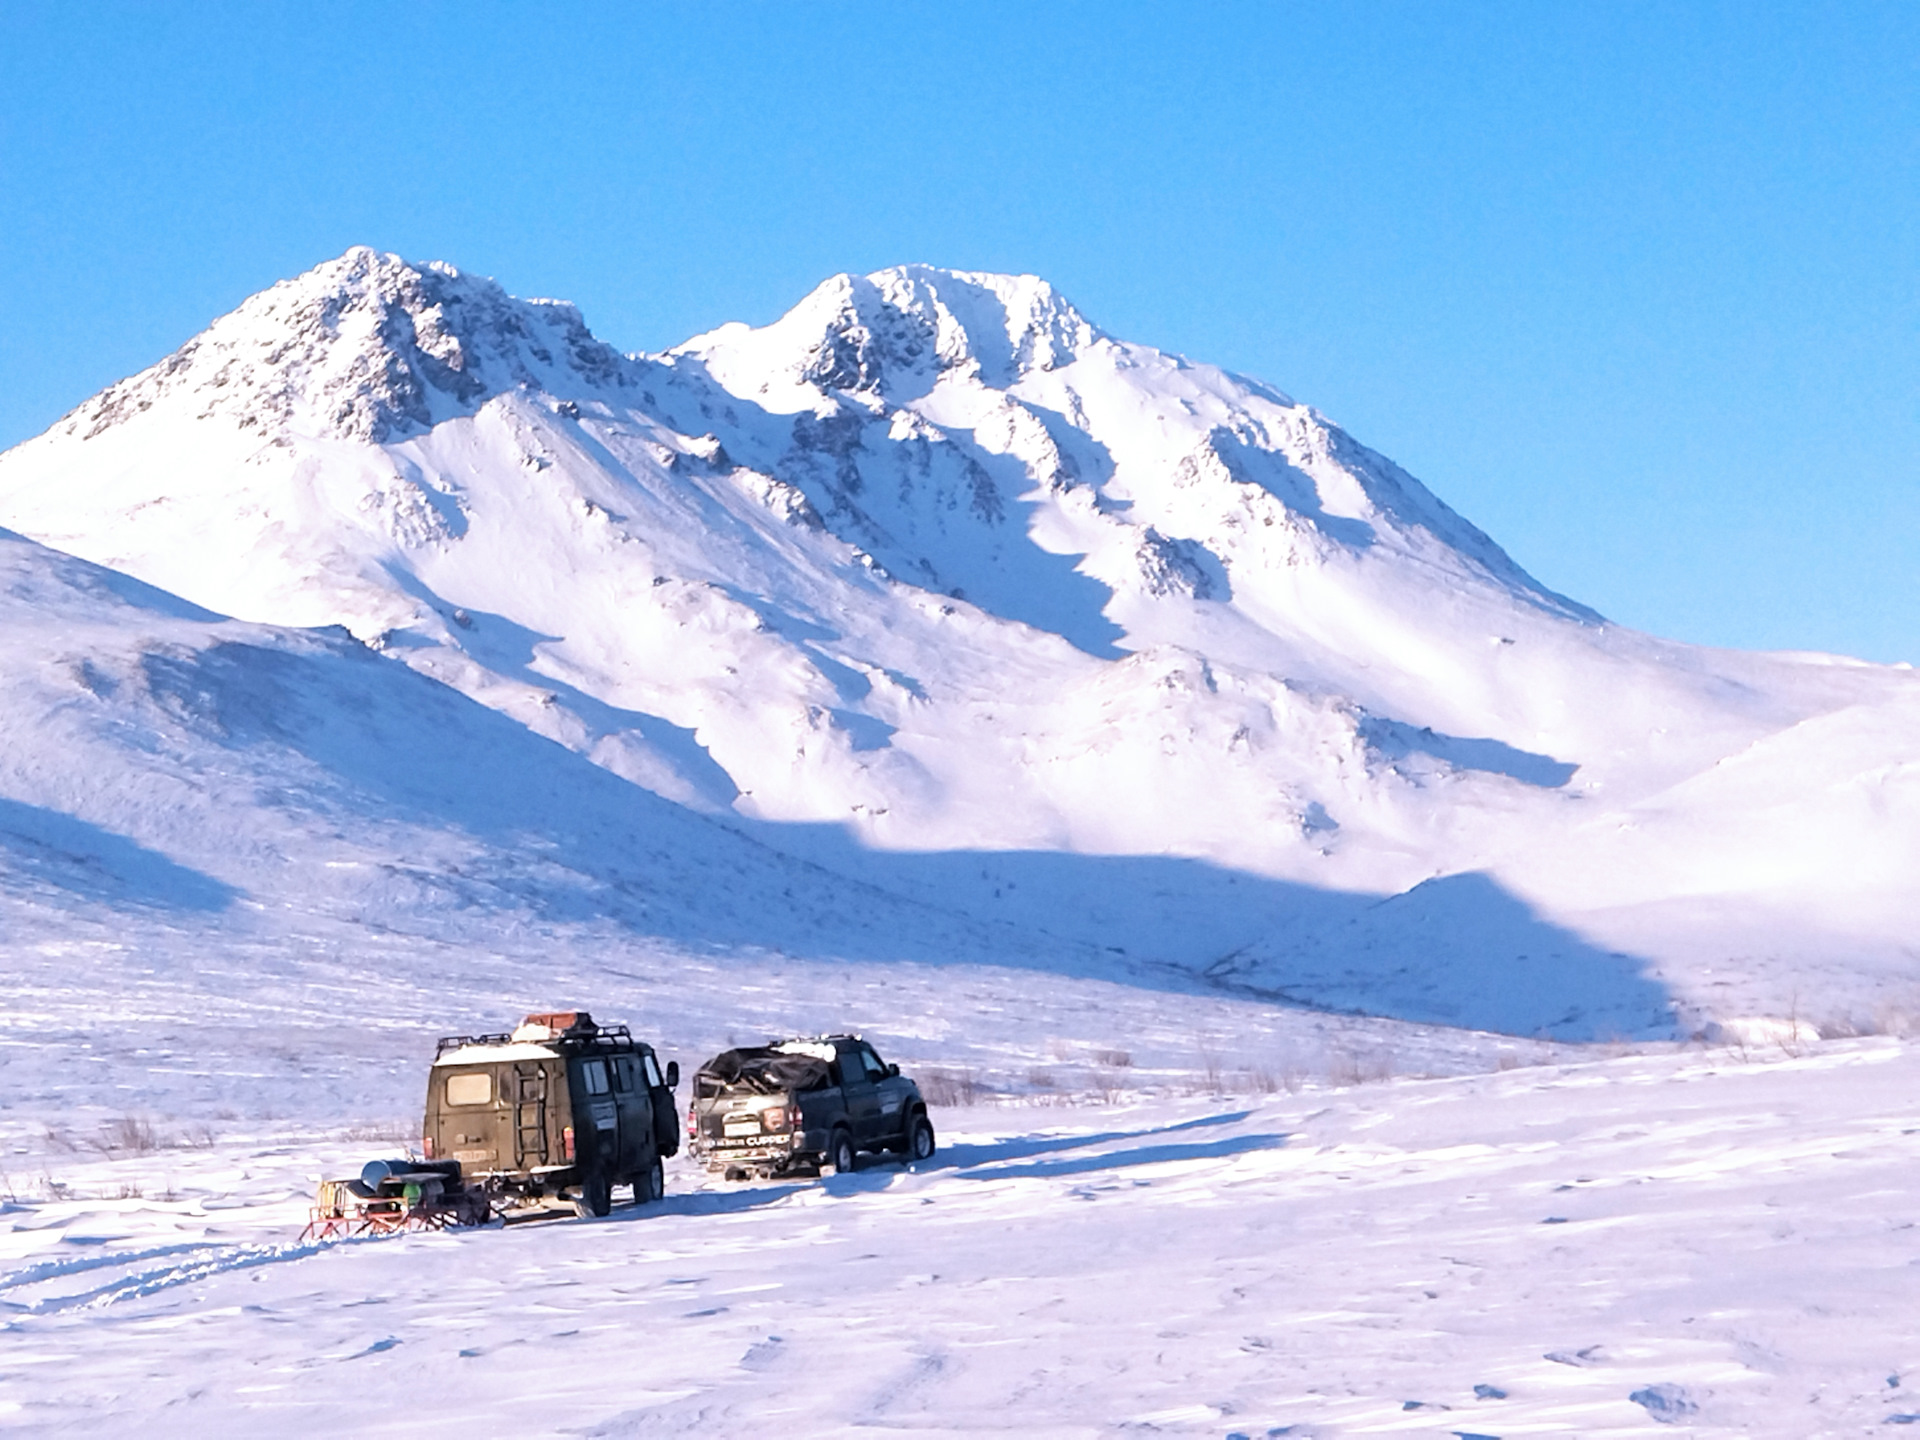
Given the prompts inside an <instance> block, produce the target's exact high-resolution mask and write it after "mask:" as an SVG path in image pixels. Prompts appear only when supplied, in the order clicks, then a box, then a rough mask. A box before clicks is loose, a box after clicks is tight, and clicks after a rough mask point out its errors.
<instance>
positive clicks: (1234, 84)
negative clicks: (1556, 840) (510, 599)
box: [0, 0, 1920, 662]
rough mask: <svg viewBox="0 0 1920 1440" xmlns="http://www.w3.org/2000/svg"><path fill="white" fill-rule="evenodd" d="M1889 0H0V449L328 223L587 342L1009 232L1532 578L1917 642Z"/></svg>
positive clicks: (1908, 172)
mask: <svg viewBox="0 0 1920 1440" xmlns="http://www.w3.org/2000/svg"><path fill="white" fill-rule="evenodd" d="M1917 221H1920V5H1914V4H1910V3H1908V4H1886V5H1879V4H1874V3H1869V0H1857V3H1846V4H1828V5H1804V6H1798V5H1781V4H1774V5H1767V4H1761V3H1754V0H1748V3H1726V4H1707V3H1701V4H1683V3H1678V0H1664V3H1657V4H1633V3H1615V0H1609V3H1593V4H1572V3H1564V4H1553V3H1543V0H1529V3H1522V4H1512V5H1502V4H1477V5H1461V4H1445V3H1422V4H1418V5H1415V4H1389V3H1376V4H1367V5H1352V6H1347V5H1340V4H1328V3H1315V4H1311V5H1307V4H1301V5H1287V4H1279V3H1269V4H1226V3H1222V4H1194V5H1166V4H1138V5H1134V4H1124V3H1104V4H1085V5H1076V4H1037V3H1031V0H1029V3H1025V4H1018V5H985V4H982V5H967V4H959V3H949V4H940V5H914V4H889V5H884V6H880V5H875V6H862V5H852V4H841V5H834V6H827V5H798V4H789V5H780V4H772V3H766V4H755V5H730V4H725V3H716V0H705V3H700V4H689V5H662V6H648V5H638V4H617V5H616V4H607V5H602V6H579V5H567V4H559V3H546V4H540V5H531V4H528V5H500V4H489V3H484V0H465V3H461V4H430V3H402V4H394V3H392V0H387V3H382V4H364V5H359V4H331V5H329V4H302V5H293V4H285V5H274V4H257V3H256V4H246V5H237V4H236V5H230V6H223V5H220V4H214V3H206V0H197V3H195V4H192V5H152V4H140V5H131V4H130V5H125V6H114V5H107V4H99V5H83V4H50V3H49V4H38V3H24V0H0V445H7V444H12V443H15V442H17V441H19V440H21V439H24V438H26V437H27V436H29V435H31V434H33V433H35V432H37V431H38V430H40V429H42V428H44V427H45V426H46V425H48V424H49V423H51V422H52V421H53V420H54V419H55V418H56V417H57V416H59V415H60V414H61V413H63V412H64V411H66V410H67V409H69V408H70V407H72V406H73V405H75V404H77V403H78V402H79V401H81V400H83V399H85V398H86V397H87V396H88V395H90V394H92V393H93V392H94V391H95V390H97V389H99V388H100V387H102V386H103V385H106V384H107V383H109V382H111V381H112V380H115V379H117V378H119V377H120V376H122V375H125V374H128V373H130V372H132V371H134V370H137V369H140V368H142V367H144V366H145V365H148V364H150V363H152V362H153V361H154V360H157V359H159V358H160V357H161V356H162V355H164V354H166V353H167V352H168V351H170V350H171V349H173V348H174V347H175V346H177V345H178V344H180V343H181V342H182V341H184V340H185V339H187V338H188V337H189V336H190V335H192V334H193V333H194V332H196V331H197V330H198V329H200V328H201V327H202V326H203V325H205V323H206V322H207V321H208V320H210V319H212V318H213V317H214V316H215V315H217V314H219V313H221V312H222V311H224V310H226V309H228V308H230V307H232V306H233V305H235V304H236V303H238V302H239V301H240V300H241V299H243V298H244V297H245V296H246V295H248V294H250V293H251V292H253V291H255V290H257V289H260V288H262V287H264V286H266V285H268V284H270V283H272V282H273V281H274V280H276V279H279V278H282V277H284V276H286V275H290V274H293V273H296V272H298V271H300V270H303V269H305V268H307V267H308V266H310V265H312V264H314V263H316V262H317V261H319V260H322V259H325V258H327V257H329V256H331V255H334V254H337V253H339V252H340V251H342V250H344V249H346V248H347V247H348V246H349V245H352V244H362V243H364V244H370V245H374V246H378V247H380V248H382V249H388V250H395V251H398V252H400V253H401V254H403V255H406V256H407V257H409V258H411V259H416V260H425V259H445V260H449V261H452V262H453V263H455V264H457V265H459V266H461V267H462V268H465V269H469V270H475V271H479V272H481V273H485V274H491V275H494V276H496V277H497V278H498V279H499V280H501V282H502V283H504V284H505V285H506V286H507V288H508V289H510V290H512V291H514V292H516V293H518V294H523V295H557V296H564V297H566V298H568V299H571V300H574V301H576V302H578V303H579V305H580V306H581V308H582V309H583V310H584V311H585V313H586V316H587V320H588V323H589V324H590V325H592V326H593V328H594V329H595V330H596V331H597V332H598V333H599V334H600V335H601V336H603V337H604V338H606V339H608V340H610V341H612V342H613V343H615V344H617V345H619V346H621V347H622V348H626V349H652V348H660V347H664V346H666V345H669V344H672V343H674V342H677V341H679V340H681V339H684V338H685V337H686V336H688V335H690V334H692V333H694V332H696V331H699V330H703V329H707V328H709V327H711V326H713V325H715V324H718V323H720V322H721V321H724V320H729V319H744V320H749V321H753V322H756V323H757V322H763V321H766V320H769V319H771V318H773V317H774V316H775V315H777V314H779V313H780V312H781V311H782V310H784V309H785V308H786V307H787V306H788V305H790V304H792V303H793V302H794V301H795V300H797V299H798V298H799V297H800V296H801V295H802V294H804V293H805V292H806V291H807V290H808V289H810V288H811V287H812V286H813V285H814V284H815V283H817V282H818V281H819V280H821V279H822V278H824V277H825V276H827V275H830V274H832V273H834V272H836V271H841V270H870V269H874V268H877V267H879V266H882V265H887V264H894V263H898V262H901V261H912V260H922V261H927V262H929V263H932V264H938V265H949V266H956V267H962V268H972V269H992V270H1009V271H1030V272H1033V273H1037V274H1041V275H1044V276H1046V277H1047V278H1048V279H1050V280H1052V281H1053V282H1054V283H1055V284H1056V285H1057V286H1059V287H1060V288H1061V289H1062V290H1063V291H1064V292H1065V293H1066V294H1067V295H1068V296H1069V297H1070V298H1072V299H1073V300H1074V301H1075V302H1076V303H1077V304H1078V305H1079V306H1080V307H1081V308H1082V309H1083V310H1084V311H1086V312H1087V314H1088V315H1089V316H1090V317H1091V318H1092V319H1093V320H1095V321H1096V322H1097V323H1099V324H1100V325H1102V326H1104V327H1105V328H1107V329H1108V330H1110V331H1112V332H1114V333H1116V334H1118V335H1121V336H1123V337H1125V338H1127V339H1131V340H1139V341H1144V342H1147V343H1151V344H1155V345H1160V346H1163V347H1165V348H1168V349H1172V350H1177V351H1180V352H1183V353H1185V354H1187V355H1190V356H1192V357H1194V358H1196V359H1201V360H1207V361H1212V362H1214V363H1216V364H1221V365H1224V366H1227V367H1228V368H1230V369H1234V370H1239V371H1244V372H1247V373H1251V374H1254V375H1258V376H1260V377H1262V378H1264V379H1267V380H1270V381H1272V382H1273V383H1275V384H1277V385H1279V386H1280V387H1281V388H1283V389H1285V390H1287V391H1289V392H1290V393H1291V394H1293V395H1294V396H1295V397H1296V398H1298V399H1301V400H1304V401H1307V402H1309V403H1311V404H1313V405H1316V406H1317V407H1319V408H1320V409H1321V410H1323V411H1324V412H1326V413H1327V414H1328V415H1330V416H1332V417H1333V418H1334V419H1336V420H1338V421H1339V422H1341V423H1342V424H1344V425H1345V426H1346V427H1347V428H1348V429H1349V430H1351V431H1352V432H1353V433H1354V434H1355V435H1356V436H1358V437H1359V438H1360V439H1362V440H1364V441H1366V442H1367V443H1369V444H1371V445H1373V446H1374V447H1375V448H1376V449H1380V450H1383V451H1385V452H1386V453H1388V454H1390V455H1392V456H1393V457H1394V458H1396V459H1397V460H1399V461H1400V462H1401V463H1402V464H1404V465H1406V466H1407V467H1408V468H1409V469H1410V470H1412V471H1413V472H1414V473H1415V474H1417V475H1419V476H1420V477H1421V478H1422V479H1424V480H1425V481H1426V482H1427V483H1428V484H1429V485H1430V486H1432V487H1433V488H1434V489H1435V490H1436V491H1438V492H1439V493H1440V494H1441V495H1442V496H1443V497H1444V498H1445V499H1446V500H1448V501H1449V502H1450V503H1451V504H1453V505H1454V507H1455V508H1456V509H1458V510H1460V511H1462V512H1463V513H1465V514H1466V515H1467V516H1469V517H1470V518H1471V519H1473V520H1475V521H1476V522H1477V523H1479V524H1480V525H1481V526H1482V527H1483V528H1484V529H1486V530H1488V531H1489V532H1490V533H1491V534H1492V535H1493V536H1494V537H1495V538H1496V539H1497V540H1499V541H1500V542H1501V543H1502V544H1503V545H1505V546H1506V547H1507V549H1508V550H1509V551H1510V552H1511V553H1512V554H1513V555H1514V556H1515V558H1516V559H1518V560H1519V561H1520V563H1521V564H1522V565H1524V566H1526V567H1527V568H1528V569H1530V570H1531V571H1533V572H1534V573H1535V574H1536V575H1537V576H1538V577H1539V578H1540V579H1542V580H1543V581H1545V582H1546V583H1547V584H1549V585H1551V586H1553V587H1555V588H1556V589H1559V590H1562V591H1565V592H1566V593H1568V594H1571V595H1573V596H1575V597H1577V598H1578V599H1580V600H1583V601H1585V602H1587V603H1589V604H1591V605H1594V606H1595V607H1596V608H1598V609H1600V610H1601V611H1603V612H1604V613H1606V614H1607V615H1609V616H1610V617H1612V618H1613V619H1616V620H1619V621H1621V622H1623V623H1626V624H1631V625H1635V626H1638V627H1641V628H1644V629H1650V630H1653V631H1656V632H1660V633H1663V634H1667V635H1672V636H1676V637H1678V638H1682V639H1688V640H1697V641H1703V642H1707V643H1712V644H1725V645H1739V646H1753V647H1768V648H1788V649H1825V650H1837V651H1842V652H1846V653H1851V654H1857V655H1864V656H1867V657H1870V658H1874V659H1881V660H1912V661H1915V662H1920V563H1916V561H1920V286H1916V260H1917V259H1920V247H1917V245H1916V242H1917V241H1920V224H1917V223H1916V222H1917Z"/></svg>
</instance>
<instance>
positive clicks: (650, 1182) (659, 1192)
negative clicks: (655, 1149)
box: [633, 1155, 667, 1205]
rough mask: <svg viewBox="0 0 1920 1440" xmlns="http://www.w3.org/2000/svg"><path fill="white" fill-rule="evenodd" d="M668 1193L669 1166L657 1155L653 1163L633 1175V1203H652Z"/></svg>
mask: <svg viewBox="0 0 1920 1440" xmlns="http://www.w3.org/2000/svg"><path fill="white" fill-rule="evenodd" d="M666 1193H667V1167H666V1166H664V1165H662V1164H661V1163H660V1158H659V1157H658V1156H657V1155H656V1156H655V1157H654V1161H653V1164H651V1165H649V1166H648V1167H647V1168H646V1169H644V1170H642V1171H641V1172H640V1173H639V1174H638V1175H636V1176H634V1177H633V1203H634V1204H636V1205H651V1204H652V1203H653V1202H654V1201H655V1200H658V1199H659V1198H660V1197H661V1196H663V1195H665V1194H666Z"/></svg>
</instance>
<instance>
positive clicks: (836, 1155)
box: [827, 1130, 858, 1175]
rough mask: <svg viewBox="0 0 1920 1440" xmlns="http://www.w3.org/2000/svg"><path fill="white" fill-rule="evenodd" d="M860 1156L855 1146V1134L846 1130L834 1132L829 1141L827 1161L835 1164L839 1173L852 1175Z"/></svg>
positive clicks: (832, 1164) (835, 1170) (836, 1172)
mask: <svg viewBox="0 0 1920 1440" xmlns="http://www.w3.org/2000/svg"><path fill="white" fill-rule="evenodd" d="M857 1161H858V1156H857V1155H856V1154H855V1152H854V1148H853V1136H851V1135H849V1134H848V1133H847V1132H846V1131H844V1130H836V1131H834V1132H833V1139H832V1140H830V1141H829V1142H828V1143H827V1163H828V1164H829V1165H831V1166H833V1169H834V1173H835V1174H838V1175H851V1174H852V1173H853V1167H854V1165H855V1164H856V1163H857Z"/></svg>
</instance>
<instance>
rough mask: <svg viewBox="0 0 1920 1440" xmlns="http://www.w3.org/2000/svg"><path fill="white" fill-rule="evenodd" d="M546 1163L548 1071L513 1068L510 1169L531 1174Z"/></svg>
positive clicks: (537, 1065)
mask: <svg viewBox="0 0 1920 1440" xmlns="http://www.w3.org/2000/svg"><path fill="white" fill-rule="evenodd" d="M546 1163H547V1067H546V1066H544V1065H539V1064H534V1065H516V1066H514V1067H513V1165H514V1168H515V1169H516V1170H531V1169H532V1168H533V1167H534V1166H536V1165H544V1164H546Z"/></svg>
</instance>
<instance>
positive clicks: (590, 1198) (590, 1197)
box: [573, 1170, 613, 1220]
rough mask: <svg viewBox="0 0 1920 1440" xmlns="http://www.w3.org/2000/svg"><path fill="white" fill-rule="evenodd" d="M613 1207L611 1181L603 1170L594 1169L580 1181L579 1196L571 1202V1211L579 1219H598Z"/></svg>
mask: <svg viewBox="0 0 1920 1440" xmlns="http://www.w3.org/2000/svg"><path fill="white" fill-rule="evenodd" d="M612 1209H613V1181H611V1180H610V1179H608V1178H607V1175H606V1173H605V1172H604V1171H601V1170H595V1171H593V1172H591V1173H590V1174H588V1175H586V1176H584V1177H583V1178H582V1179H581V1181H580V1198H579V1199H578V1200H576V1201H574V1202H573V1213H574V1214H576V1215H578V1216H579V1217H580V1218H581V1219H583V1220H584V1219H586V1218H587V1217H589V1216H591V1217H593V1218H594V1219H596V1220H597V1219H600V1218H602V1217H603V1216H605V1215H607V1214H608V1213H609V1212H611V1211H612Z"/></svg>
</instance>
